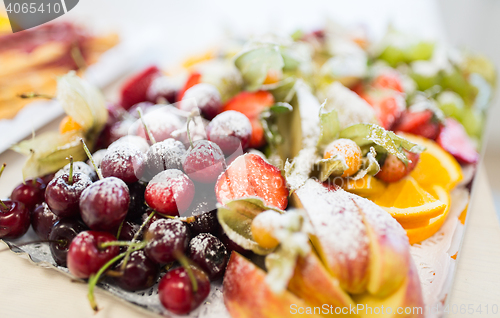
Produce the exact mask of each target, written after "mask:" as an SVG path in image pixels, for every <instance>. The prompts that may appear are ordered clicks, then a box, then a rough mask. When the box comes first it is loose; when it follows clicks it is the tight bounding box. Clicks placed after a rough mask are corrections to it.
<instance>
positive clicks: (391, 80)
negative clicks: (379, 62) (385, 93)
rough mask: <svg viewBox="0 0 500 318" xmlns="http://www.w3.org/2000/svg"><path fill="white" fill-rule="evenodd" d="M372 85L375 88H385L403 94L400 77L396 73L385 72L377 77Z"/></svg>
mask: <svg viewBox="0 0 500 318" xmlns="http://www.w3.org/2000/svg"><path fill="white" fill-rule="evenodd" d="M372 85H373V87H377V88H387V89H392V90H395V91H398V92H401V93H403V92H404V89H403V85H402V83H401V77H400V76H399V74H398V73H396V72H386V73H384V74H381V75H379V76H377V77H376V78H375V79H374V80H373V82H372Z"/></svg>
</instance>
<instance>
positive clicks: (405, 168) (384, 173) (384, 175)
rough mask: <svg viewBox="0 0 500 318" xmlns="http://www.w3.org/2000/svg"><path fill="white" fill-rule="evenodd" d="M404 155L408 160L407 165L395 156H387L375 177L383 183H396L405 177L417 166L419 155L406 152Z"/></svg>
mask: <svg viewBox="0 0 500 318" xmlns="http://www.w3.org/2000/svg"><path fill="white" fill-rule="evenodd" d="M405 154H406V157H407V158H408V160H409V162H408V164H407V165H405V164H404V163H403V162H402V161H401V160H399V159H398V157H396V156H395V155H391V154H389V155H387V158H386V159H385V161H384V164H383V165H382V167H381V168H380V171H379V172H378V173H377V174H376V175H375V177H377V178H378V179H380V180H382V181H385V182H397V181H399V180H401V179H403V178H404V177H406V176H407V175H408V174H409V173H410V172H411V171H412V170H413V169H415V167H416V166H417V163H418V160H419V158H420V155H419V154H417V153H414V152H409V151H406V150H405Z"/></svg>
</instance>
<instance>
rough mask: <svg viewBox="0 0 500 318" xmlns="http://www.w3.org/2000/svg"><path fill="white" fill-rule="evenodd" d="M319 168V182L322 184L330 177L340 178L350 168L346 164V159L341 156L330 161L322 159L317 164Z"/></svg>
mask: <svg viewBox="0 0 500 318" xmlns="http://www.w3.org/2000/svg"><path fill="white" fill-rule="evenodd" d="M317 166H318V167H319V172H320V174H319V180H320V181H321V182H323V181H325V180H327V179H328V178H330V177H340V176H341V175H342V174H343V173H344V171H345V170H347V169H348V168H349V167H348V166H347V163H346V162H345V158H344V157H342V156H339V155H335V156H333V157H331V158H328V159H321V160H319V161H318V162H317Z"/></svg>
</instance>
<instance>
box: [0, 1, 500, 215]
mask: <svg viewBox="0 0 500 318" xmlns="http://www.w3.org/2000/svg"><path fill="white" fill-rule="evenodd" d="M2 9H3V8H2V7H0V10H2ZM498 16H500V1H497V0H474V1H472V0H405V1H393V0H379V1H360V0H355V1H328V0H323V1H322V0H314V1H313V0H310V1H307V3H306V2H303V1H294V2H292V1H284V0H279V1H263V0H254V1H252V2H241V1H226V0H211V1H202V0H192V1H175V0H147V1H134V0H106V1H102V0H81V1H80V3H79V4H78V5H77V6H76V7H75V8H74V9H73V10H71V11H70V12H69V13H68V14H66V15H64V16H63V17H61V18H60V19H66V20H69V21H73V22H77V23H81V24H83V25H85V26H86V27H89V28H90V29H92V30H93V31H96V32H103V31H117V32H118V33H120V34H121V35H123V36H126V37H129V38H150V39H154V42H155V43H154V45H153V46H151V48H148V49H146V50H145V51H144V52H143V54H142V55H143V56H142V58H144V61H145V62H144V63H146V61H150V60H151V59H155V60H158V61H160V62H161V64H162V66H166V67H168V66H169V65H175V64H176V63H178V62H179V61H180V60H182V59H183V58H184V57H185V56H187V55H188V54H190V53H193V52H196V51H199V50H202V49H204V48H206V47H209V46H210V45H211V44H214V43H217V42H218V41H219V40H222V39H224V38H226V37H227V36H229V35H249V34H255V33H263V32H267V31H273V32H277V33H280V32H286V33H291V32H292V31H294V30H296V29H298V28H305V29H309V30H311V29H314V28H315V27H320V26H322V25H323V24H324V22H325V20H326V19H328V18H331V19H333V20H335V21H337V22H339V23H340V24H343V25H346V26H352V25H359V24H362V25H365V26H366V27H367V29H368V30H369V32H370V35H371V36H373V37H374V38H379V37H381V36H382V35H383V34H384V33H385V31H386V29H387V26H388V25H389V24H392V25H394V26H395V27H396V28H398V29H401V30H402V31H404V32H409V33H414V34H416V35H419V36H423V37H425V38H433V39H436V40H438V41H445V42H448V43H449V44H452V45H454V46H458V47H466V48H470V49H471V50H472V51H477V52H480V53H483V54H485V55H486V56H487V57H489V58H490V59H492V60H493V61H494V63H495V65H496V66H497V69H498V68H499V67H500V54H499V53H500V38H498V35H497V34H496V33H497V30H498V29H499V28H500V20H498ZM136 43H137V45H142V44H141V43H142V42H140V41H138V42H136ZM142 66H143V65H140V63H139V64H137V65H135V66H134V67H136V68H137V69H138V68H140V67H142ZM0 68H1V65H0ZM131 71H132V70H131ZM497 95H498V94H497ZM111 98H112V96H111ZM499 102H500V99H499V98H495V100H494V102H493V103H492V105H491V110H490V113H489V116H488V125H487V134H486V136H487V140H486V141H485V145H486V147H485V149H484V151H485V156H484V164H485V165H486V168H487V171H488V176H489V178H490V179H489V181H490V184H491V186H492V191H493V193H494V196H495V200H496V204H497V212H498V211H499V210H500V164H499V162H500V160H499V159H500V142H499V141H498V140H499V139H500V125H498V124H497V123H496V121H498V120H499V119H500V105H499Z"/></svg>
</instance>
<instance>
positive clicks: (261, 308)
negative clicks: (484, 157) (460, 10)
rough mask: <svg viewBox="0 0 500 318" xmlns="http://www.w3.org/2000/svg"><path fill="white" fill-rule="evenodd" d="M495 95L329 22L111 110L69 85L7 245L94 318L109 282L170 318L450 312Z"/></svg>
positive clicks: (207, 64) (179, 74) (3, 214)
mask: <svg viewBox="0 0 500 318" xmlns="http://www.w3.org/2000/svg"><path fill="white" fill-rule="evenodd" d="M495 81H496V73H495V70H494V68H493V66H492V63H491V62H490V61H489V60H487V59H486V58H484V57H483V56H481V55H478V54H475V53H471V52H467V51H459V50H456V49H453V48H450V47H447V46H445V45H443V44H440V43H435V42H432V41H428V40H423V39H419V38H415V37H413V36H411V35H408V34H404V33H401V32H399V31H397V30H393V29H389V30H388V31H387V34H386V35H385V36H384V37H383V38H382V39H381V40H379V41H375V42H374V41H371V40H370V38H369V37H368V36H367V35H366V32H363V30H359V29H347V28H344V27H342V26H340V25H337V24H335V23H332V22H330V23H327V24H326V25H325V27H324V28H322V29H320V30H315V31H302V30H299V31H296V32H294V33H293V34H290V35H289V36H287V37H283V36H276V35H266V36H261V37H256V38H252V39H248V40H241V39H232V40H228V41H226V42H225V43H223V44H222V45H219V46H217V47H216V48H215V49H214V48H213V49H211V50H209V51H206V52H201V53H199V54H196V55H193V56H190V57H189V58H187V59H186V60H185V61H184V62H183V63H182V64H181V65H179V66H178V67H175V68H171V69H160V68H159V67H157V66H154V65H152V66H149V67H147V68H145V69H143V70H142V71H140V72H138V73H136V74H134V75H133V76H131V77H130V78H128V79H127V80H126V81H125V82H124V83H123V85H122V86H121V88H120V91H119V98H118V99H117V100H106V99H105V97H104V95H103V94H102V93H101V92H100V91H99V89H98V88H97V87H95V86H94V85H92V84H91V83H89V82H88V81H86V80H85V79H82V78H80V77H79V76H78V74H76V73H75V72H73V71H71V72H69V73H67V74H64V75H62V76H60V77H59V78H58V79H57V89H56V92H55V94H53V96H52V98H54V99H56V100H57V101H58V102H59V103H60V104H61V105H62V107H63V108H64V111H65V113H66V117H64V119H63V120H62V121H61V123H60V125H59V130H58V131H52V132H46V133H42V134H39V135H34V136H33V137H32V138H29V139H26V140H24V141H21V142H20V143H18V144H16V145H14V146H13V147H12V149H13V150H15V151H17V152H19V153H22V154H24V155H26V157H27V159H26V163H25V164H24V167H23V170H22V173H23V178H24V180H25V181H24V182H23V183H21V184H19V185H17V186H15V187H14V189H13V190H12V194H11V196H10V198H7V199H3V200H1V202H0V204H1V207H0V209H1V210H0V238H1V239H3V240H4V242H6V243H7V245H8V246H9V248H10V249H11V250H12V251H13V252H15V253H18V254H23V255H28V257H29V258H30V260H31V261H32V262H33V263H35V264H39V265H44V266H49V267H51V268H55V269H57V270H59V271H61V272H64V273H66V274H68V275H70V276H71V277H72V278H73V279H75V281H83V282H85V283H86V284H88V300H89V306H90V307H91V308H92V309H93V310H95V311H98V310H99V299H98V298H97V297H95V295H94V290H95V288H96V287H98V288H102V289H104V290H106V291H108V292H110V293H111V294H113V295H115V296H117V297H119V298H121V299H123V300H125V301H127V302H130V303H132V304H135V305H137V306H140V307H143V308H145V309H147V310H149V311H152V312H155V313H158V314H160V315H163V316H168V317H176V316H186V315H187V316H189V317H234V318H239V317H293V316H296V315H299V316H301V315H304V316H305V315H307V316H309V315H310V316H313V317H315V316H316V317H319V316H325V315H333V314H339V315H345V316H350V317H372V316H377V315H379V314H384V315H386V316H387V317H392V316H394V317H395V316H398V317H441V316H442V315H443V313H442V312H440V311H439V310H438V311H433V310H431V309H432V308H433V306H435V305H436V304H444V303H445V302H446V298H447V296H448V293H449V292H450V289H451V284H452V282H453V276H454V269H455V263H456V258H457V255H458V254H459V249H460V245H461V241H462V237H463V229H464V225H465V221H466V217H467V207H468V203H469V200H470V193H471V188H472V184H473V180H474V175H475V169H476V166H477V164H478V161H479V157H480V155H479V153H480V151H481V138H482V134H483V127H484V120H485V115H486V112H487V108H488V105H489V103H490V100H491V98H492V94H493V87H495ZM39 93H41V94H43V93H44V92H39ZM52 93H53V92H52ZM4 169H9V167H8V166H7V167H6V166H5V165H3V166H2V168H1V171H2V172H3V171H4Z"/></svg>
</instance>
